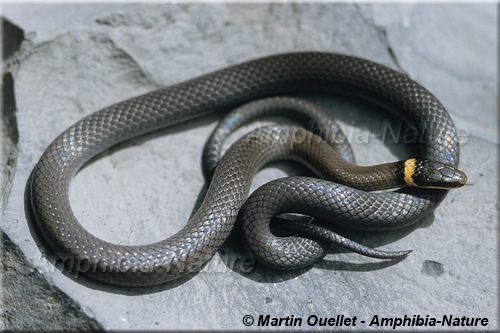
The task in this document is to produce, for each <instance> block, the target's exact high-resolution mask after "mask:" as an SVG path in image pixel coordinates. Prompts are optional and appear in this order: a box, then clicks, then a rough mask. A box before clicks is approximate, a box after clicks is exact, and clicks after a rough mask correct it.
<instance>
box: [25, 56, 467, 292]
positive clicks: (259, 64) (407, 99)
mask: <svg viewBox="0 0 500 333" xmlns="http://www.w3.org/2000/svg"><path fill="white" fill-rule="evenodd" d="M299 91H321V92H329V91H335V92H342V93H346V94H351V95H355V96H358V97H361V98H365V99H368V100H371V101H375V102H377V103H379V104H381V105H383V106H385V107H387V108H388V109H389V110H392V111H394V112H396V114H397V115H399V116H400V117H401V118H403V119H404V120H406V121H407V122H409V123H410V124H412V125H414V126H415V127H416V128H418V129H419V131H420V132H421V136H420V138H422V139H423V144H422V146H421V147H422V149H421V155H422V156H421V157H422V158H427V159H431V160H436V161H440V162H443V163H447V164H450V165H453V166H458V161H459V147H458V140H457V134H456V131H455V128H454V125H453V122H452V120H451V118H450V116H449V114H448V113H447V111H446V110H445V109H444V107H443V106H442V105H441V103H440V102H439V101H438V100H437V99H436V98H435V97H434V96H433V95H432V94H431V93H430V92H428V91H427V90H426V89H425V88H423V87H422V86H421V85H419V84H418V83H416V82H415V81H413V80H411V79H410V78H409V77H407V76H405V75H403V74H400V73H398V72H396V71H394V70H392V69H389V68H387V67H385V66H382V65H380V64H377V63H374V62H371V61H368V60H364V59H360V58H356V57H352V56H346V55H339V54H332V53H320V52H304V53H288V54H280V55H275V56H269V57H265V58H260V59H256V60H252V61H248V62H244V63H241V64H238V65H234V66H231V67H228V68H225V69H222V70H219V71H216V72H213V73H210V74H207V75H204V76H201V77H198V78H195V79H192V80H189V81H186V82H183V83H180V84H176V85H173V86H170V87H166V88H163V89H159V90H156V91H153V92H150V93H147V94H144V95H141V96H138V97H134V98H131V99H129V100H126V101H123V102H120V103H117V104H114V105H112V106H109V107H107V108H105V109H102V110H100V111H98V112H95V113H93V114H91V115H89V116H87V117H85V118H84V119H82V120H81V121H79V122H77V123H76V124H74V125H73V126H71V127H70V128H68V129H67V130H66V131H65V132H63V133H62V134H61V135H60V136H58V137H57V138H56V139H55V140H54V141H53V142H52V143H51V144H50V145H49V147H48V148H47V149H46V150H45V152H44V153H43V154H42V156H41V158H40V160H39V162H38V163H37V165H36V166H35V168H34V170H33V173H32V177H31V184H30V200H31V206H32V210H33V213H34V216H35V220H36V222H37V225H38V227H39V229H40V231H41V233H42V235H43V236H44V238H45V239H46V240H47V242H48V244H49V245H50V246H51V247H52V248H53V250H54V251H55V253H56V254H57V255H58V256H60V257H61V258H62V259H68V260H71V261H72V262H74V263H75V264H78V263H84V264H85V266H86V267H89V269H88V270H87V274H88V275H89V276H90V277H92V278H95V279H98V280H101V281H105V282H108V283H112V284H118V285H130V286H144V285H154V284H159V283H163V282H166V281H169V280H173V279H176V278H179V277H180V276H183V275H185V274H186V273H190V272H193V271H197V270H199V269H200V268H201V267H203V265H204V264H205V263H206V262H207V261H208V260H209V259H210V258H211V257H212V256H213V255H214V254H215V253H216V252H217V250H218V248H219V247H220V245H221V244H222V243H223V242H224V240H225V239H226V238H227V236H228V234H229V232H230V231H231V230H232V227H233V225H234V223H235V220H236V216H237V214H238V211H239V209H240V207H241V205H242V204H243V202H244V200H245V198H246V197H247V196H248V191H249V186H250V182H251V177H252V175H253V173H255V169H256V168H258V167H259V166H260V165H261V164H263V163H265V162H267V160H272V159H274V158H275V157H273V154H274V152H272V153H270V155H271V156H268V155H266V154H264V155H266V156H263V155H262V152H263V151H268V150H266V149H264V148H262V149H260V148H259V147H257V146H256V145H257V141H259V140H253V141H252V140H249V141H247V142H246V144H247V145H248V146H250V149H252V148H255V149H254V150H252V151H254V153H253V155H248V151H246V150H244V149H240V148H239V147H236V148H234V149H233V148H231V149H230V151H231V153H232V155H229V154H226V155H228V156H226V155H224V157H223V159H222V160H221V165H219V166H218V167H217V169H216V172H215V175H214V178H213V179H212V182H211V184H210V187H209V190H208V192H207V195H206V197H205V199H204V201H203V203H202V204H201V206H200V208H199V210H198V211H197V213H196V214H195V215H194V216H193V217H192V218H191V219H190V220H189V222H188V223H187V224H186V226H185V227H183V228H182V229H181V230H180V231H178V232H177V233H176V234H175V235H173V236H171V237H169V238H167V239H165V240H163V241H160V242H156V243H152V244H146V245H139V246H127V245H119V244H113V243H110V242H107V241H104V240H101V239H99V238H97V237H95V236H93V235H92V234H91V233H90V232H88V231H87V230H86V229H85V228H83V227H82V225H81V224H80V223H79V222H78V220H77V219H76V217H75V216H74V214H73V212H72V210H71V205H70V202H69V185H70V182H71V179H72V178H73V177H74V175H75V174H76V172H77V171H78V170H79V169H80V168H81V167H82V166H83V165H84V164H85V163H86V162H87V161H88V160H89V159H91V158H92V157H93V156H95V155H97V154H99V153H100V152H102V151H104V150H106V149H108V148H109V147H111V146H113V145H115V144H117V143H119V142H121V141H124V140H127V139H129V138H132V137H135V136H138V135H141V134H143V133H146V132H150V131H154V130H157V129H159V128H163V127H166V126H171V125H174V124H176V123H179V122H182V121H185V120H188V119H191V118H194V117H198V116H201V115H203V114H206V113H208V112H211V111H213V110H220V109H228V108H232V107H235V106H237V105H240V104H243V103H246V102H249V101H251V100H255V99H258V98H262V97H267V96H273V95H278V94H287V93H294V92H299ZM259 144H261V143H259ZM276 151H277V155H280V152H281V154H282V155H283V154H284V153H283V150H282V149H280V148H277V150H276ZM222 162H224V163H222ZM446 193H447V191H445V190H436V191H429V190H419V189H413V190H412V191H411V192H410V193H399V192H392V193H390V194H387V197H388V199H387V202H384V203H383V204H384V205H387V206H390V205H392V204H393V203H394V202H397V203H398V204H399V205H402V206H411V207H413V208H412V220H411V221H412V222H411V223H413V222H414V221H415V220H416V219H417V218H420V217H422V216H424V215H426V214H427V213H429V212H431V211H432V210H433V209H434V208H435V207H436V206H437V205H438V204H439V203H440V202H441V201H442V200H443V198H444V197H445V195H446ZM366 195H367V196H370V194H369V193H366ZM313 199H314V198H313ZM391 200H392V201H391ZM353 201H356V200H353ZM349 208H350V209H352V211H354V212H355V211H356V207H349ZM358 209H359V208H358ZM394 214H397V210H394ZM352 218H353V219H354V220H356V214H352ZM395 218H396V220H401V221H402V222H401V226H404V225H407V224H408V223H405V222H404V216H395Z"/></svg>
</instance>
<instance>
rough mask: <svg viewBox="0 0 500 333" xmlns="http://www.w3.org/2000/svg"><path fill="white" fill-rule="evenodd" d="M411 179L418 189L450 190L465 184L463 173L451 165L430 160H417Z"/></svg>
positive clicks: (465, 178)
mask: <svg viewBox="0 0 500 333" xmlns="http://www.w3.org/2000/svg"><path fill="white" fill-rule="evenodd" d="M412 178H413V182H414V183H415V184H416V185H417V186H418V187H429V188H441V189H452V188H458V187H462V186H464V185H465V183H467V175H466V174H465V173H464V172H462V171H460V170H458V169H457V168H455V167H453V166H451V165H448V164H444V163H441V162H436V161H430V160H418V161H417V162H416V163H415V172H414V174H413V177H412Z"/></svg>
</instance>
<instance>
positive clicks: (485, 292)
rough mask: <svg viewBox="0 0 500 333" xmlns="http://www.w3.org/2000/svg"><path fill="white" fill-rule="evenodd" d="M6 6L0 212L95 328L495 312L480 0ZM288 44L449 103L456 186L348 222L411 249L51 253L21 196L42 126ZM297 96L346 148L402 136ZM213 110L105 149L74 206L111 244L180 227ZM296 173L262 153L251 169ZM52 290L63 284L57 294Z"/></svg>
mask: <svg viewBox="0 0 500 333" xmlns="http://www.w3.org/2000/svg"><path fill="white" fill-rule="evenodd" d="M4 11H5V15H6V17H7V18H9V19H10V20H11V21H12V22H14V23H15V24H16V25H17V26H19V27H21V29H22V30H23V31H24V35H25V36H26V37H25V38H26V40H25V41H24V42H23V44H22V46H21V49H20V50H19V51H18V52H17V53H16V61H15V62H13V63H12V64H11V65H10V66H9V71H10V73H11V76H12V83H13V84H12V88H13V97H14V100H15V102H16V107H17V112H16V113H14V115H15V122H14V123H12V122H11V123H9V124H10V125H9V126H6V127H5V128H8V129H9V130H11V128H12V127H16V128H17V130H18V133H19V135H18V140H17V141H16V142H14V143H12V144H11V146H13V147H14V148H15V151H18V152H19V153H18V154H17V155H15V161H14V162H13V163H11V165H13V166H14V171H15V174H14V175H12V176H9V177H7V178H8V179H10V180H9V181H8V182H7V183H8V184H9V188H11V190H10V192H8V193H7V192H5V193H6V194H3V196H4V201H5V203H6V204H5V210H4V212H3V215H2V220H1V224H0V227H1V228H2V229H3V230H4V231H5V233H6V234H7V235H8V236H9V238H10V239H11V240H12V242H14V243H15V244H17V246H19V248H20V249H21V251H22V252H23V253H24V254H25V255H26V257H27V260H28V261H29V263H30V264H31V265H32V266H33V267H34V268H35V269H36V270H37V271H38V272H40V273H41V274H42V275H43V277H44V278H45V279H46V281H47V283H48V284H49V285H51V286H54V287H55V288H58V289H60V290H61V291H62V295H64V294H65V295H68V296H69V297H71V299H72V300H73V301H74V302H75V304H77V305H78V307H80V308H81V309H82V311H83V312H84V313H85V314H86V315H87V316H89V317H90V318H93V319H95V320H96V322H98V323H99V324H100V325H102V327H104V329H176V328H184V329H197V328H212V329H244V328H245V326H244V325H243V322H242V320H243V317H244V316H245V315H252V316H254V317H255V319H258V316H259V315H267V314H269V315H271V316H276V317H286V316H291V315H294V316H295V318H299V317H300V318H303V320H304V322H303V325H302V326H305V327H307V328H309V326H308V325H307V322H306V319H307V317H308V316H309V315H311V314H316V315H318V316H321V317H335V316H336V315H337V314H344V315H346V316H350V317H352V316H357V317H358V318H359V319H358V320H365V321H366V323H365V324H359V323H358V327H361V328H363V329H365V328H367V327H368V324H369V322H370V321H371V319H372V318H373V316H375V315H379V316H403V315H405V314H407V315H417V314H419V315H421V316H425V315H426V314H429V315H430V316H435V317H440V316H442V315H443V314H449V315H456V316H469V317H477V316H480V317H486V318H488V319H489V324H488V326H486V327H484V329H490V330H493V329H495V328H497V327H498V322H497V302H496V281H497V278H498V277H497V270H496V269H495V267H497V266H496V265H497V263H496V260H495V258H496V255H495V254H496V253H497V247H496V237H495V235H496V233H497V232H498V229H497V228H498V227H497V224H496V221H497V217H498V203H497V199H496V198H497V188H496V182H497V179H498V170H497V167H496V166H497V165H498V161H497V160H496V154H495V152H496V150H497V149H498V142H497V138H496V136H495V133H496V130H497V129H496V122H494V120H495V117H496V108H495V103H496V96H495V95H496V94H495V89H496V84H497V81H496V80H497V79H496V76H495V75H494V74H492V73H493V70H492V69H494V68H496V67H495V66H496V56H495V50H494V48H493V47H490V46H489V45H488V43H490V42H491V41H494V40H495V38H496V31H495V27H496V17H495V14H494V13H495V7H494V6H493V5H481V6H479V5H478V6H464V5H442V6H438V5H425V6H424V5H416V6H413V5H348V4H328V3H324V4H252V5H242V4H189V5H187V4H180V5H177V4H166V5H133V6H129V5H126V6H121V5H113V6H102V7H101V6H97V5H85V6H75V5H71V6H69V5H64V6H63V5H50V6H49V5H44V6H35V7H32V6H25V5H8V6H5V8H4ZM54 13H58V15H54ZM35 14H36V16H34V15H35ZM49 17H50V20H49V19H48V18H49ZM68 17H71V19H68ZM464 20H465V21H466V22H474V24H469V25H467V26H465V25H463V24H462V23H461V22H464ZM464 46H467V47H466V48H465V47H464ZM297 50H322V51H333V52H342V53H348V54H352V55H357V56H361V57H364V58H368V59H371V60H374V61H377V62H380V63H383V64H385V65H387V66H390V67H392V68H395V69H398V70H400V71H403V72H405V73H407V74H409V75H410V76H411V77H413V78H415V79H417V80H418V81H419V82H421V83H422V84H424V85H425V86H426V87H428V88H429V89H430V90H431V91H432V92H433V93H434V94H435V95H436V96H437V97H438V98H439V99H440V100H442V101H443V103H444V104H445V105H446V106H447V107H449V111H450V113H451V114H452V117H453V118H454V119H455V120H457V125H458V127H459V131H460V134H461V139H462V159H461V160H462V163H461V167H462V168H463V169H464V171H466V172H467V174H468V176H469V180H470V181H469V185H468V186H466V187H465V188H463V189H461V190H457V191H453V192H451V193H450V194H449V195H448V197H447V198H446V200H445V202H444V203H443V204H442V205H441V206H440V207H439V208H438V209H437V210H436V211H435V213H434V214H433V215H432V216H431V217H429V218H427V219H425V220H424V221H423V222H422V223H420V224H419V225H418V226H416V227H413V228H410V229H409V230H401V231H397V232H391V233H387V234H383V233H377V234H369V233H353V232H348V231H347V234H348V235H349V236H351V237H352V238H354V239H355V240H357V241H359V242H362V243H363V244H366V245H369V246H375V247H381V248H384V249H414V252H413V253H412V254H411V255H410V256H409V257H408V258H406V259H405V260H403V261H400V262H390V261H389V262H384V261H377V260H372V259H367V258H362V257H359V256H356V255H353V254H350V253H344V252H335V253H332V254H330V255H328V256H327V257H326V258H325V260H323V261H321V262H319V263H318V264H316V265H315V266H314V267H313V268H311V269H306V270H302V271H299V272H282V271H281V272H276V271H273V270H268V269H265V268H263V267H260V266H258V265H255V264H254V263H253V260H252V258H251V257H250V256H249V254H248V253H247V252H246V251H245V249H244V248H243V247H242V246H241V244H240V241H239V238H238V237H237V236H236V235H234V236H233V237H232V238H231V239H230V240H229V241H228V242H227V244H226V245H225V246H224V247H223V248H222V249H221V250H220V251H219V253H218V254H217V255H216V256H215V257H214V258H213V259H212V260H211V261H210V263H209V264H208V265H207V266H206V267H205V268H204V269H203V270H202V271H201V272H199V273H198V274H197V275H195V276H193V277H191V278H189V279H184V280H182V281H178V282H175V283H173V284H168V285H165V286H159V287H154V288H138V289H131V288H118V287H112V286H107V285H102V284H99V283H97V282H93V281H89V280H87V279H85V278H84V277H83V276H80V275H78V274H77V273H76V272H68V271H67V270H66V271H64V272H61V271H60V270H59V269H58V267H55V266H54V264H53V262H51V260H53V258H51V256H50V255H49V254H47V253H46V246H45V244H44V243H43V241H41V240H40V239H39V236H38V234H37V232H36V229H35V228H34V227H33V226H32V225H30V224H29V223H28V222H27V220H28V219H27V218H26V214H25V210H24V195H25V192H24V191H25V186H26V182H27V179H28V177H29V173H30V172H31V170H32V168H33V166H34V165H35V163H36V162H37V159H38V158H39V156H40V154H41V153H42V151H43V149H44V148H45V147H46V146H47V145H48V144H49V143H50V141H51V140H52V139H54V138H55V137H56V136H57V135H58V134H59V133H60V132H62V131H63V130H64V129H65V128H67V127H68V126H69V125H71V124H72V123H74V122H76V121H78V120H79V119H81V118H82V117H83V116H85V115H88V114H90V113H91V112H93V111H96V110H98V109H100V108H102V107H105V106H107V105H110V104H112V103H115V102H118V101H121V100H123V99H126V98H129V97H132V96H135V95H139V94H141V93H144V92H146V91H150V90H152V89H155V88H157V87H160V86H165V85H169V84H173V83H176V82H179V81H182V80H186V79H189V78H192V77H195V76H197V75H200V74H204V73H206V72H209V71H213V70H216V69H219V68H222V67H225V66H228V65H230V64H234V63H238V62H241V61H244V60H248V59H251V58H256V57H259V56H263V55H267V54H273V53H277V52H286V51H297ZM457 50H458V51H457ZM311 97H312V98H313V99H314V100H315V101H317V102H318V103H320V104H321V105H324V106H325V107H327V108H328V109H329V110H330V111H329V112H331V113H332V114H333V115H334V116H335V117H336V118H339V119H340V122H341V123H342V125H343V126H344V127H345V129H346V132H347V134H348V136H349V137H350V138H351V141H352V143H353V146H354V150H355V153H356V155H357V159H358V162H359V163H361V164H371V163H380V162H385V161H388V160H395V159H400V158H405V157H407V156H409V155H411V154H412V153H413V152H414V151H412V152H409V151H408V149H407V148H406V147H405V145H404V144H403V143H402V142H396V143H395V142H393V141H394V140H391V137H390V132H388V129H389V128H394V127H389V126H399V125H400V123H399V122H398V121H396V120H391V121H387V120H386V118H387V115H386V114H384V113H381V112H380V110H379V109H378V108H374V107H373V106H372V105H369V104H367V103H363V102H359V101H356V100H353V99H349V98H344V97H336V98H325V97H318V96H316V95H314V96H311ZM217 119H219V116H218V115H213V116H209V117H205V118H202V119H198V120H194V121H192V122H189V123H186V124H181V125H179V126H176V127H174V128H170V129H166V130H162V131H159V132H157V133H154V134H149V135H145V136H143V137H140V138H137V139H133V140H130V141H129V142H126V143H123V144H120V145H119V146H118V147H115V148H113V149H111V150H110V151H108V152H106V153H105V154H102V155H101V156H100V157H99V158H98V159H96V160H94V161H93V162H92V163H91V164H89V165H87V166H86V167H84V168H83V169H82V170H81V172H80V173H79V174H78V175H77V177H76V178H75V180H74V181H73V183H72V187H71V191H70V198H71V202H72V205H73V209H74V212H75V215H76V216H77V217H78V218H79V220H80V221H81V223H82V224H83V225H84V226H85V227H86V228H87V229H89V230H91V231H92V232H93V233H94V234H95V235H97V236H98V237H101V238H103V239H105V240H109V241H113V242H118V243H127V244H140V243H145V242H153V241H157V240H160V239H163V238H165V237H168V236H169V235H171V234H173V233H174V232H175V231H176V230H179V228H181V227H182V226H183V225H184V224H185V222H186V221H187V219H188V218H189V216H190V214H191V213H192V210H193V208H194V207H195V205H196V202H197V197H198V196H200V195H202V193H203V184H204V179H203V176H202V173H201V167H200V156H201V150H202V146H203V144H204V142H205V140H206V138H207V137H208V135H209V133H210V131H211V130H212V129H213V128H214V126H215V123H216V120H217ZM263 123H264V122H261V123H260V124H263ZM14 124H15V125H14ZM250 127H251V126H248V127H247V129H248V128H250ZM241 132H242V131H241ZM241 132H240V133H241ZM3 135H4V137H5V132H4V134H3ZM233 140H234V138H233ZM11 141H12V140H11ZM398 141H401V140H398ZM5 161H6V160H5V159H4V160H2V163H5ZM478 161H481V163H478ZM300 172H301V169H297V168H291V167H285V166H284V164H278V165H274V166H273V167H270V168H266V169H265V170H263V171H262V172H260V173H259V174H258V175H257V177H256V179H255V181H254V183H253V186H254V187H256V186H258V185H259V184H262V183H263V182H265V181H267V180H269V179H272V178H276V177H280V176H284V175H286V174H295V173H300ZM4 179H5V178H4ZM393 243H394V244H393ZM16 260H22V259H16ZM5 290H8V289H5ZM9 292H10V290H9ZM37 293H38V291H37V290H33V294H35V295H38V294H37ZM40 297H43V296H40ZM4 299H5V296H4ZM478 300H480V302H478ZM66 301H67V300H64V299H61V300H60V302H59V304H62V305H61V306H62V308H64V307H66V306H68V305H64V304H63V303H64V302H66ZM28 303H29V301H28ZM68 304H69V303H68ZM6 305H7V308H6V309H7V311H9V310H8V306H9V304H4V306H6ZM4 311H6V310H4ZM75 318H76V317H75ZM82 325H83V324H82ZM254 325H256V324H254ZM82 327H84V326H82ZM310 328H316V329H317V327H310ZM443 328H445V329H446V327H443ZM481 328H483V327H481Z"/></svg>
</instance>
